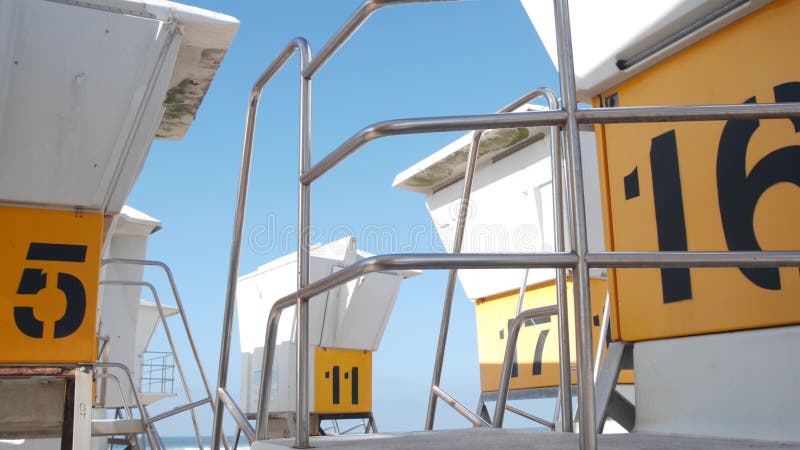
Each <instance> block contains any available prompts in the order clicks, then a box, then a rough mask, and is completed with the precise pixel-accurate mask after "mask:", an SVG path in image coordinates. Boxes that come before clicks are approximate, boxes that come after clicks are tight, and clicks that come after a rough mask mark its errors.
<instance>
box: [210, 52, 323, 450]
mask: <svg viewBox="0 0 800 450" xmlns="http://www.w3.org/2000/svg"><path fill="white" fill-rule="evenodd" d="M295 51H298V52H300V72H301V73H302V71H303V70H304V69H305V68H306V66H307V65H308V62H309V61H310V60H311V46H310V45H308V41H306V40H305V39H304V38H301V37H298V38H294V39H292V40H291V42H289V44H288V45H287V46H286V48H285V49H284V50H283V51H282V52H281V53H280V54H279V55H278V57H277V58H275V60H273V61H272V63H271V64H270V65H269V66H268V67H267V68H266V70H264V73H262V74H261V76H260V77H259V78H258V80H256V82H255V84H254V85H253V89H252V91H251V92H250V101H249V104H248V107H247V120H246V121H245V127H244V143H243V144H242V165H241V167H240V169H239V188H238V192H237V196H236V212H235V213H234V216H233V237H232V239H231V252H230V262H229V266H228V285H227V291H226V294H225V309H224V312H223V319H222V337H221V343H220V349H219V372H218V374H217V391H219V389H220V388H223V389H224V388H225V387H226V386H227V384H228V365H229V362H230V350H231V333H232V332H233V314H234V307H235V303H236V284H237V283H238V282H239V254H240V252H241V246H242V229H243V227H244V211H245V206H246V204H247V190H248V185H249V179H250V160H251V156H252V151H253V138H254V135H255V125H256V114H257V112H258V100H259V97H260V96H261V90H262V89H263V88H264V86H265V85H266V84H267V83H268V82H269V80H271V79H272V77H273V76H274V75H275V74H276V73H277V72H278V70H279V69H280V68H281V67H283V65H284V64H285V63H286V61H288V60H289V58H290V57H291V56H292V55H293V54H294V52H295ZM273 345H274V343H273ZM264 351H265V352H267V348H266V347H265V349H264ZM263 385H264V383H263V382H262V384H261V386H262V387H263ZM216 397H217V398H216V401H215V403H214V427H213V429H212V432H211V449H212V450H219V444H220V440H221V439H220V438H221V435H222V434H223V433H222V422H223V417H224V416H223V414H222V412H223V407H224V405H223V403H222V399H221V398H220V397H219V395H217V396H216ZM261 404H262V403H261V401H260V400H259V405H261ZM262 412H264V414H265V415H268V412H266V410H264V411H262ZM265 427H266V424H265Z"/></svg>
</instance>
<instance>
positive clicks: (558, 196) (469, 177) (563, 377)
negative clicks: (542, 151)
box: [425, 88, 572, 431]
mask: <svg viewBox="0 0 800 450" xmlns="http://www.w3.org/2000/svg"><path fill="white" fill-rule="evenodd" d="M540 97H544V98H545V99H546V100H547V106H548V108H549V109H550V110H551V111H555V110H557V109H558V98H557V97H556V94H555V93H554V92H553V91H552V90H550V89H548V88H537V89H534V90H533V91H531V92H528V93H527V94H525V95H523V96H522V97H520V98H518V99H517V100H515V101H513V102H512V103H510V104H509V105H507V106H505V107H504V108H502V109H501V110H500V111H498V112H501V113H503V112H512V111H514V110H516V109H518V108H520V107H521V106H524V105H525V104H527V103H528V102H531V101H533V100H535V99H537V98H540ZM484 131H485V130H475V131H473V133H472V141H471V145H470V148H469V152H468V153H467V165H466V168H465V169H464V187H463V190H462V194H461V203H460V205H459V211H458V218H457V221H456V230H455V236H454V241H453V248H452V251H451V253H461V246H462V243H463V239H464V228H465V226H466V222H467V211H468V210H469V200H470V196H471V194H472V181H473V178H474V175H475V164H476V163H477V160H478V155H479V149H480V143H481V136H483V133H484ZM558 136H559V133H558V127H557V126H551V127H550V136H549V137H550V158H551V167H552V176H553V179H552V184H553V186H558V187H559V188H554V189H553V209H554V210H555V213H554V215H553V216H554V218H555V239H554V242H555V250H556V251H557V252H562V251H564V246H565V243H564V226H563V225H564V217H563V211H564V210H563V201H562V189H561V188H560V187H561V182H562V180H561V145H560V142H559V137H558ZM527 274H528V271H527V270H526V271H525V277H523V281H522V286H521V287H520V297H519V302H518V305H517V313H519V309H520V308H521V306H522V300H523V298H524V296H525V285H526V280H527ZM457 275H458V271H457V270H455V269H451V270H450V273H449V274H448V278H447V287H446V289H445V295H444V305H443V306H442V319H441V324H440V327H439V340H438V343H437V346H436V358H435V360H434V365H433V376H432V379H431V389H430V395H429V397H428V410H427V415H426V417H425V429H426V430H432V429H433V424H434V420H435V417H436V403H437V400H438V399H442V400H444V401H445V402H446V403H447V404H449V405H450V406H452V407H453V408H454V409H455V410H456V411H457V412H459V414H461V415H462V416H464V417H465V418H466V419H467V420H469V421H470V422H471V423H472V424H473V425H475V426H483V425H490V424H488V423H486V422H484V421H483V420H482V419H481V418H480V417H479V416H478V415H476V414H474V413H473V412H472V411H470V410H469V409H467V408H464V407H463V405H461V404H460V403H458V402H457V401H455V399H453V398H452V397H451V396H450V394H448V393H447V392H445V391H444V390H443V389H442V388H441V386H440V383H441V377H442V368H443V365H444V352H445V348H446V346H447V335H448V330H449V327H450V314H451V311H452V307H453V294H454V292H455V287H456V279H457V278H456V277H457ZM566 298H567V284H566V273H565V269H563V268H561V269H557V270H556V304H557V305H560V306H561V307H560V308H559V311H560V312H561V314H562V315H560V316H559V319H560V320H559V321H558V327H559V336H560V338H559V356H560V357H559V390H560V391H563V390H564V389H565V387H566V389H569V386H570V368H569V361H570V358H569V338H568V336H569V323H568V316H567V314H568V313H567V307H566ZM562 319H563V320H562ZM512 358H513V355H512ZM563 361H566V363H564V362H563ZM559 398H560V402H561V409H562V410H564V411H572V396H560V397H559ZM454 402H455V403H454ZM562 423H563V428H562V431H572V421H563V422H562Z"/></svg>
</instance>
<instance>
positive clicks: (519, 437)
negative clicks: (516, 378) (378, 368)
mask: <svg viewBox="0 0 800 450" xmlns="http://www.w3.org/2000/svg"><path fill="white" fill-rule="evenodd" d="M292 445H294V439H274V440H269V441H259V442H254V443H253V444H252V446H251V448H252V450H285V449H286V448H291V447H292ZM311 445H312V446H313V447H315V448H341V449H353V450H378V449H380V450H412V449H413V450H418V449H419V450H422V449H431V450H469V449H481V450H482V449H493V450H505V449H521V448H530V449H533V448H535V449H537V450H562V449H563V450H567V449H570V450H572V449H577V448H578V445H579V444H578V435H577V434H572V433H552V432H547V431H527V430H510V429H501V430H494V429H489V428H470V429H465V430H442V431H432V432H415V433H403V434H371V435H345V436H325V437H312V438H311ZM598 448H601V449H631V450H633V449H636V450H639V449H641V450H673V449H675V450H682V449H687V450H688V449H692V450H694V449H709V450H740V449H742V450H744V449H770V450H778V449H780V450H786V449H800V443H773V442H763V441H741V440H726V439H710V438H698V437H686V436H667V435H652V434H639V433H633V434H606V435H600V436H598Z"/></svg>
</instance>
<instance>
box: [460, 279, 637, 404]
mask: <svg viewBox="0 0 800 450" xmlns="http://www.w3.org/2000/svg"><path fill="white" fill-rule="evenodd" d="M590 288H591V297H592V298H591V300H592V315H593V316H594V317H593V318H594V319H595V322H594V323H595V324H596V325H595V326H593V327H592V331H593V335H592V338H593V347H592V348H593V350H594V349H596V348H597V340H598V339H599V332H600V326H599V323H600V320H601V318H602V314H603V304H604V303H605V299H606V281H605V280H602V279H592V280H591V286H590ZM567 297H568V302H569V303H568V304H569V314H570V323H571V324H573V325H571V326H570V329H569V331H570V334H569V338H570V349H571V350H570V355H571V359H572V361H571V364H572V365H574V364H575V326H574V322H575V321H574V314H573V311H574V307H573V301H572V299H573V296H572V282H571V281H570V282H568V286H567ZM518 299H519V294H518V293H513V294H508V295H505V296H502V297H499V298H495V299H491V300H482V301H479V302H477V303H476V304H475V315H476V320H477V325H478V358H479V360H480V369H481V391H483V392H490V391H496V390H497V389H498V386H499V384H500V368H501V366H502V365H503V357H504V355H505V349H506V343H507V336H508V324H509V321H510V320H511V319H513V318H514V317H515V316H516V309H517V301H518ZM555 303H556V288H555V284H554V283H553V282H550V283H545V284H540V285H536V286H532V287H529V288H528V290H527V292H526V293H525V299H524V301H523V305H522V309H523V310H525V309H530V308H539V307H542V306H548V305H554V304H555ZM540 320H541V319H540ZM544 320H545V322H543V323H542V322H538V323H536V324H531V325H530V326H523V328H522V330H521V331H520V335H519V340H518V341H517V376H513V377H512V378H511V384H510V388H511V389H532V388H541V387H555V386H558V377H559V371H558V336H559V335H558V322H557V320H558V319H557V317H556V316H553V317H551V318H549V322H547V321H546V320H547V319H544ZM540 341H541V342H542V345H541V352H539V351H537V347H539V342H540ZM537 355H540V358H537ZM535 360H536V361H540V362H541V365H539V364H536V365H534V362H535ZM572 372H573V376H572V380H573V383H574V381H575V380H576V379H577V377H576V375H575V371H574V370H573V371H572ZM512 375H513V374H512ZM620 382H621V383H632V382H633V375H632V372H630V371H625V372H623V374H622V375H621V377H620Z"/></svg>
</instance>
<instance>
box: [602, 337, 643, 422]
mask: <svg viewBox="0 0 800 450" xmlns="http://www.w3.org/2000/svg"><path fill="white" fill-rule="evenodd" d="M632 368H633V344H631V343H629V342H622V341H614V342H611V343H610V344H608V351H607V352H606V359H605V362H604V363H603V368H602V369H600V374H599V376H598V377H597V384H596V387H595V405H596V408H597V414H596V415H595V420H596V423H595V429H596V430H597V432H598V433H602V432H603V426H605V423H606V418H607V417H611V418H612V419H614V420H616V421H617V422H618V423H619V424H620V425H622V426H623V427H624V428H625V429H626V430H628V431H631V430H632V429H633V427H634V425H635V424H636V407H635V406H634V405H633V404H632V403H631V402H629V401H628V400H627V399H626V398H625V397H623V396H622V395H620V394H619V392H617V390H616V386H617V379H618V378H619V372H620V370H622V369H632Z"/></svg>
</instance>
